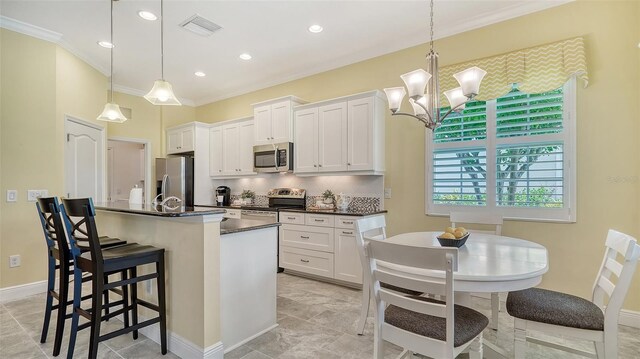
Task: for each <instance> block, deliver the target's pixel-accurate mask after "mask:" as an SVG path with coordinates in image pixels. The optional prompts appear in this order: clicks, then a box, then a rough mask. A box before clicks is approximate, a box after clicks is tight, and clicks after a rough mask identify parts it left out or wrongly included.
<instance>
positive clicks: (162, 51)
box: [160, 0, 164, 81]
mask: <svg viewBox="0 0 640 359" xmlns="http://www.w3.org/2000/svg"><path fill="white" fill-rule="evenodd" d="M160 78H161V79H162V81H164V1H163V0H160Z"/></svg>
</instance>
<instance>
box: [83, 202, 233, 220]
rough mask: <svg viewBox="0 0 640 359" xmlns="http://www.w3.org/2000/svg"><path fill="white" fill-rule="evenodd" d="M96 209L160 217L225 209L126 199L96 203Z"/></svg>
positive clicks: (220, 212)
mask: <svg viewBox="0 0 640 359" xmlns="http://www.w3.org/2000/svg"><path fill="white" fill-rule="evenodd" d="M95 208H96V210H100V211H110V212H121V213H131V214H140V215H146V216H159V217H192V216H206V215H210V214H223V213H224V212H225V211H224V209H217V208H207V207H178V208H176V209H169V208H166V207H162V206H153V205H147V204H129V203H128V202H126V201H120V202H105V203H96V204H95Z"/></svg>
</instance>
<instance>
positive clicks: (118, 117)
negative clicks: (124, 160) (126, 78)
mask: <svg viewBox="0 0 640 359" xmlns="http://www.w3.org/2000/svg"><path fill="white" fill-rule="evenodd" d="M114 1H117V0H109V2H110V3H111V20H110V21H111V30H110V31H111V38H110V39H109V41H110V42H111V49H110V50H109V52H110V57H109V67H110V70H109V71H110V75H109V81H110V91H109V102H108V103H107V104H106V105H104V109H103V110H102V113H100V115H98V117H97V118H96V120H99V121H106V122H112V123H123V122H124V121H126V120H127V118H126V117H125V116H124V115H123V114H122V111H120V106H118V104H117V103H115V102H113V47H114V46H113V3H114Z"/></svg>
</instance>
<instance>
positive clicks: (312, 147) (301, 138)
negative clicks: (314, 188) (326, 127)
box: [293, 108, 318, 173]
mask: <svg viewBox="0 0 640 359" xmlns="http://www.w3.org/2000/svg"><path fill="white" fill-rule="evenodd" d="M293 128H294V129H295V130H294V131H295V133H294V143H295V144H294V153H295V154H294V156H293V157H294V171H295V172H296V173H309V172H318V109H317V108H310V109H305V110H299V111H296V113H295V115H294V126H293Z"/></svg>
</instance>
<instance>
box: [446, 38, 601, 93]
mask: <svg viewBox="0 0 640 359" xmlns="http://www.w3.org/2000/svg"><path fill="white" fill-rule="evenodd" d="M472 66H478V67H480V68H481V69H483V70H485V71H487V75H486V76H485V77H484V79H483V80H482V84H481V86H480V93H479V94H478V96H477V97H476V99H478V100H482V101H486V100H491V99H495V98H498V97H501V96H503V95H505V94H506V93H508V92H509V91H511V89H512V85H513V84H514V83H517V84H518V89H519V90H520V91H522V92H525V93H529V94H536V93H541V92H546V91H550V90H555V89H557V88H559V87H560V86H562V84H564V83H565V82H566V81H567V80H568V79H569V78H570V77H571V76H576V77H577V78H579V79H581V80H582V81H583V83H584V87H587V85H588V83H589V76H588V74H587V61H586V56H585V50H584V39H583V38H582V37H576V38H573V39H569V40H563V41H559V42H555V43H551V44H546V45H542V46H536V47H532V48H528V49H523V50H518V51H514V52H510V53H507V54H502V55H498V56H493V57H487V58H483V59H478V60H473V61H468V62H465V63H460V64H455V65H450V66H446V67H443V68H442V69H441V70H440V81H441V83H440V89H443V90H448V89H452V88H455V87H458V86H459V84H458V83H457V82H456V79H455V78H454V77H453V74H455V73H456V72H459V71H462V70H464V69H467V68H469V67H472ZM440 103H441V104H448V102H447V101H446V98H445V97H444V95H443V96H442V98H441V99H440Z"/></svg>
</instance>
